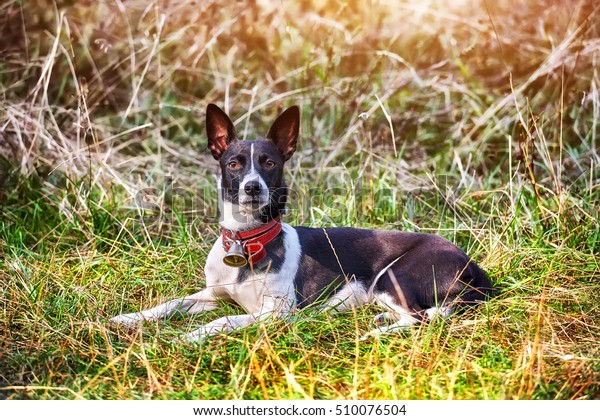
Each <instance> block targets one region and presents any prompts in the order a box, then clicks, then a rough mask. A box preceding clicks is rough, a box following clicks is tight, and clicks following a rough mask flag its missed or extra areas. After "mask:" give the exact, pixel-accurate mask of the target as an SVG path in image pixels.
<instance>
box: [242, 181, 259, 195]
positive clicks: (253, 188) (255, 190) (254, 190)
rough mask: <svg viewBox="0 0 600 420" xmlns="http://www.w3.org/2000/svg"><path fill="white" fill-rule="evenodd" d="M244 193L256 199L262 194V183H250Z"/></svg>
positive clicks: (245, 186)
mask: <svg viewBox="0 0 600 420" xmlns="http://www.w3.org/2000/svg"><path fill="white" fill-rule="evenodd" d="M244 191H245V192H246V194H248V195H249V196H250V197H256V196H257V195H259V194H260V183H259V182H258V181H249V182H247V183H246V185H244Z"/></svg>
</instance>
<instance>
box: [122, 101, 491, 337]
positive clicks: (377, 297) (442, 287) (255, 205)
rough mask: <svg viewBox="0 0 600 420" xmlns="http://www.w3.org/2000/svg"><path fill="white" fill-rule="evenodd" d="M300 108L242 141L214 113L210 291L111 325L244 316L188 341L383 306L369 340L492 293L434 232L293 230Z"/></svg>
mask: <svg viewBox="0 0 600 420" xmlns="http://www.w3.org/2000/svg"><path fill="white" fill-rule="evenodd" d="M299 129H300V110H299V108H298V107H297V106H292V107H290V108H288V109H286V110H285V111H284V112H283V113H281V114H280V115H279V116H278V117H277V118H276V120H275V121H274V123H273V124H272V126H271V127H270V129H269V131H268V134H267V136H266V137H265V138H264V139H257V140H244V141H242V140H238V139H237V137H236V131H235V128H234V125H233V123H232V122H231V120H230V119H229V117H228V116H227V114H226V113H225V112H224V111H222V110H221V109H220V108H219V107H218V106H217V105H214V104H209V105H208V107H207V109H206V132H207V136H208V149H209V150H210V152H211V153H212V156H213V157H214V158H215V159H216V160H217V161H218V162H219V165H220V176H219V177H218V180H217V186H218V194H219V197H218V202H219V211H220V219H219V224H220V228H221V236H220V237H219V238H218V239H217V240H216V242H215V244H214V246H213V247H212V249H211V251H210V253H209V255H208V257H207V260H206V265H205V273H206V288H205V289H203V290H201V291H199V292H198V293H195V294H192V295H190V296H187V297H184V298H179V299H174V300H171V301H168V302H166V303H164V304H162V305H159V306H157V307H155V308H151V309H147V310H144V311H141V312H135V313H129V314H121V315H118V316H116V317H114V318H112V319H111V321H112V322H113V323H117V324H124V325H127V326H135V325H137V324H139V323H140V322H142V321H155V320H158V319H161V318H165V317H168V316H172V315H181V314H196V313H199V312H204V311H210V310H213V309H215V308H217V306H218V303H219V301H231V302H234V303H237V304H238V305H239V306H241V307H242V308H243V309H244V310H245V312H246V314H243V315H233V316H225V317H222V318H219V319H217V320H215V321H212V322H209V323H207V324H206V325H204V326H202V327H200V328H198V329H197V330H195V331H193V332H191V333H189V334H186V335H183V336H181V339H182V340H183V341H185V342H188V343H199V342H201V341H202V340H204V339H205V338H207V337H209V336H212V335H215V334H219V333H228V332H231V331H233V330H237V329H240V328H243V327H246V326H248V325H251V324H253V323H256V322H258V321H264V320H266V319H268V318H277V317H282V316H287V315H290V314H292V313H294V312H295V311H296V310H297V309H302V308H306V307H309V306H313V305H318V306H319V308H321V310H335V311H340V312H341V311H347V310H352V309H355V308H358V307H360V306H362V305H365V304H374V305H377V306H379V307H381V308H382V313H381V314H379V315H377V316H376V317H375V319H374V322H375V323H376V324H377V328H375V329H373V330H372V331H370V332H368V333H367V334H365V335H364V336H363V337H362V338H363V339H366V338H369V337H371V336H375V335H379V334H382V333H386V332H392V331H397V330H402V329H406V328H407V327H409V326H411V325H413V324H416V323H419V322H422V321H426V320H428V319H432V318H435V317H436V316H441V317H447V316H449V315H450V314H451V313H452V312H454V311H455V310H457V309H464V308H467V307H469V306H471V305H473V304H476V303H480V302H482V301H484V300H485V299H486V298H487V297H488V296H489V295H490V294H491V292H492V286H491V284H490V281H489V279H488V276H487V275H486V273H485V272H484V271H483V270H482V269H481V268H480V267H479V266H478V265H477V264H476V263H475V262H473V261H472V260H471V259H470V258H469V257H468V256H467V255H466V254H465V253H464V252H463V251H462V250H461V249H459V248H458V247H457V246H456V245H454V244H452V243H451V242H449V241H448V240H446V239H444V238H442V237H440V236H437V235H432V234H423V233H410V232H399V231H383V230H365V229H358V228H351V227H339V228H322V229H321V228H308V227H300V226H298V227H292V226H290V225H288V224H287V223H284V222H282V220H281V218H282V216H283V215H284V213H285V210H286V202H287V197H288V189H287V187H286V184H285V181H284V164H285V162H286V161H288V160H289V159H290V158H291V157H292V155H293V153H294V152H295V150H296V144H297V140H298V135H299Z"/></svg>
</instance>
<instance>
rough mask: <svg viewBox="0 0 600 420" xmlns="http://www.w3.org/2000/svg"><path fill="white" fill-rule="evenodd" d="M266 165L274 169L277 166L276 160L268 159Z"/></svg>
mask: <svg viewBox="0 0 600 420" xmlns="http://www.w3.org/2000/svg"><path fill="white" fill-rule="evenodd" d="M265 167H266V168H267V169H273V168H274V167H275V162H273V161H272V160H267V161H266V162H265Z"/></svg>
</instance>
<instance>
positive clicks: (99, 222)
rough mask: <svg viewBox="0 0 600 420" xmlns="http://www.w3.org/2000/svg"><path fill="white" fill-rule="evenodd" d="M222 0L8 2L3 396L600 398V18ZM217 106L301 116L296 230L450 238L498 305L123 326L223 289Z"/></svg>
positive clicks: (559, 5)
mask: <svg viewBox="0 0 600 420" xmlns="http://www.w3.org/2000/svg"><path fill="white" fill-rule="evenodd" d="M124 3H125V2H124ZM142 3H143V4H142ZM205 3H206V4H204V5H203V6H202V7H200V6H197V5H195V4H192V2H189V3H188V2H179V3H177V5H176V6H173V7H171V8H169V9H163V8H162V7H163V5H162V4H161V3H150V7H148V8H146V6H147V5H148V3H147V2H136V1H132V2H127V3H126V4H127V7H126V8H125V9H119V7H118V3H114V4H113V3H110V2H105V3H101V4H99V5H96V4H90V5H78V6H77V7H72V6H71V5H70V2H48V3H47V2H44V1H26V2H18V1H9V2H5V4H4V5H2V6H0V12H1V13H0V16H2V17H0V28H3V29H0V39H2V41H0V42H2V44H0V58H3V59H0V87H1V91H2V92H1V96H0V398H13V399H18V398H33V399H57V398H58V399H62V398H64V399H73V398H85V399H113V398H133V399H141V398H144V399H145V398H155V399H167V398H168V399H184V398H207V399H213V398H248V399H263V398H326V399H331V398H350V399H353V398H356V399H382V398H385V399H409V398H417V399H449V398H452V399H597V398H598V397H600V351H599V348H598V344H597V343H598V342H600V325H599V324H598V319H600V318H599V316H600V305H599V304H598V299H597V296H598V294H599V293H600V286H599V285H598V278H599V277H600V269H599V268H598V259H599V255H600V225H599V222H598V219H599V216H600V215H599V211H598V209H599V208H600V188H599V185H600V169H599V168H600V157H599V156H598V149H597V136H598V127H597V122H598V118H599V116H600V99H599V96H598V90H597V87H598V85H599V84H600V80H599V79H598V71H597V70H598V68H597V65H596V63H597V62H598V59H599V58H600V57H599V53H598V51H597V49H594V48H593V46H594V45H597V43H598V40H599V39H600V33H599V32H598V25H595V24H594V23H596V22H597V21H598V11H599V10H598V8H597V6H595V5H594V2H592V1H583V0H582V1H575V2H572V1H569V2H567V1H565V2H550V1H544V0H538V1H531V2H523V1H518V0H500V1H496V2H494V4H484V3H483V2H471V6H469V7H464V6H461V4H460V3H461V2H459V1H456V2H450V3H451V5H450V6H444V5H445V4H447V3H448V2H442V1H431V2H420V4H425V6H424V7H421V8H420V7H419V6H418V4H419V2H411V1H403V2H393V4H392V2H390V3H387V2H385V1H383V2H349V3H343V2H314V3H311V4H310V6H304V8H303V7H301V6H298V5H289V6H288V9H287V11H282V10H280V9H279V8H278V7H279V6H278V7H275V6H269V5H262V6H261V5H255V4H249V5H248V6H247V8H245V9H243V10H241V11H240V10H238V9H237V6H235V7H234V6H232V5H229V4H225V2H223V3H222V4H221V2H211V3H208V2H205ZM486 3H487V2H486ZM454 4H456V6H454ZM22 5H23V6H22ZM25 6H27V10H28V11H30V12H29V13H26V14H23V13H21V11H22V9H21V7H25ZM23 10H25V9H23ZM216 10H218V13H216V12H215V11H216ZM467 10H468V12H467ZM97 22H104V24H98V23H97ZM398 22H402V25H400V24H398ZM211 39H212V40H213V41H212V42H211V41H210V40H211ZM208 102H217V103H219V104H220V105H224V106H229V108H230V111H231V115H232V117H233V119H234V120H236V119H237V120H236V127H237V129H238V133H239V134H240V136H244V135H245V136H246V137H248V138H252V137H254V136H256V135H260V134H264V132H265V130H266V129H267V127H268V125H269V124H270V123H271V122H272V121H273V118H274V117H275V115H276V114H277V113H278V112H279V111H280V110H281V109H282V108H283V107H285V106H287V105H291V104H298V105H300V106H301V107H302V135H301V140H300V144H299V150H298V152H297V153H296V155H295V156H294V157H293V158H292V160H291V161H290V162H289V164H288V168H287V179H288V184H289V185H290V186H291V187H292V189H293V190H294V191H295V193H296V196H295V197H294V200H293V203H292V206H291V209H290V213H289V215H288V216H287V218H286V221H288V222H289V223H291V224H303V225H311V226H346V225H351V226H361V227H368V228H378V229H402V230H408V231H421V232H433V233H438V234H440V235H442V236H444V237H446V238H448V239H450V240H452V241H453V242H455V243H457V244H458V245H460V246H461V247H462V248H463V249H465V250H466V251H467V252H468V253H469V254H470V255H472V256H473V257H474V259H475V260H476V261H478V262H479V263H480V264H481V265H482V266H483V267H484V268H485V269H486V270H487V271H488V272H489V274H490V277H491V278H492V280H493V283H494V285H495V287H496V288H497V290H498V293H497V295H496V296H495V297H494V299H492V300H491V301H490V302H488V303H486V304H485V305H482V306H481V307H479V308H477V309H475V310H473V311H471V312H469V313H466V314H461V315H453V316H451V317H450V318H448V319H446V320H436V321H434V322H431V323H429V324H425V325H420V326H416V327H414V328H412V329H410V330H409V331H406V332H403V333H400V334H396V335H387V336H383V337H381V338H377V339H372V340H370V341H364V342H360V341H359V337H360V336H362V335H363V334H364V333H365V332H367V331H369V330H370V329H372V328H373V326H372V324H371V320H372V318H373V316H374V315H375V314H376V309H375V308H370V307H365V308H361V309H360V310H358V311H357V312H356V313H346V314H339V315H334V314H321V313H318V312H316V311H312V310H305V311H302V312H300V313H298V314H297V316H296V317H295V322H286V321H285V320H277V321H273V322H269V323H265V324H260V325H255V326H252V327H249V328H247V329H245V330H242V331H238V332H235V333H233V334H230V335H228V336H223V335H222V336H217V337H214V338H211V339H209V340H207V341H206V342H204V343H202V345H201V346H199V347H195V348H192V347H185V346H180V345H173V344H171V343H170V340H171V339H173V338H175V337H176V336H178V335H179V334H182V333H184V332H187V331H190V330H192V329H193V328H196V327H198V326H199V325H202V324H203V323H205V322H207V321H208V320H212V319H214V318H216V317H219V316H222V315H225V314H233V313H240V309H239V308H236V307H234V306H230V305H223V307H222V308H220V309H218V310H216V311H215V312H213V313H209V314H202V315H198V316H195V317H192V318H180V319H173V320H168V321H165V322H159V323H150V324H146V325H144V327H143V329H141V330H139V331H124V330H122V329H119V328H115V327H113V326H111V325H109V324H108V323H107V319H109V318H110V317H112V316H114V315H116V314H118V313H119V312H121V311H132V310H139V309H142V308H147V307H150V306H153V305H155V304H158V303H161V302H164V301H166V300H168V299H171V298H174V297H180V296H183V295H185V294H189V293H193V292H195V291H197V290H198V289H199V288H201V287H202V286H203V285H204V281H205V279H204V273H203V266H204V263H205V260H206V256H207V254H208V251H209V249H210V247H211V246H212V242H213V241H214V239H215V238H216V235H217V224H216V220H217V219H216V211H217V210H216V194H215V192H214V189H213V180H212V176H211V174H212V173H214V172H215V171H216V163H215V161H214V160H213V159H212V158H211V157H210V156H209V154H208V153H207V152H206V150H205V148H206V139H205V136H204V133H203V131H204V127H203V110H204V108H205V106H206V104H207V103H208ZM225 104H228V105H225ZM388 116H389V119H388ZM390 127H391V128H390ZM316 187H319V189H318V190H316V189H315V188H316Z"/></svg>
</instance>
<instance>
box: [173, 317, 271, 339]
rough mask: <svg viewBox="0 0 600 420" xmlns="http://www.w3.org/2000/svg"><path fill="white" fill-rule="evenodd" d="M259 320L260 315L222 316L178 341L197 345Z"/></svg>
mask: <svg viewBox="0 0 600 420" xmlns="http://www.w3.org/2000/svg"><path fill="white" fill-rule="evenodd" d="M260 318H261V316H260V315H254V314H244V315H232V316H224V317H222V318H219V319H215V320H214V321H211V322H209V323H208V324H206V325H203V326H202V327H200V328H198V329H197V330H195V331H192V332H191V333H189V334H185V335H182V336H181V337H179V339H180V340H181V341H183V342H185V343H188V344H198V343H199V342H200V341H202V340H204V339H205V338H207V337H210V336H212V335H216V334H220V333H228V332H231V331H234V330H237V329H240V328H244V327H247V326H249V325H252V324H254V323H255V322H257V321H258V320H259V319H260ZM174 341H178V340H174Z"/></svg>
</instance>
